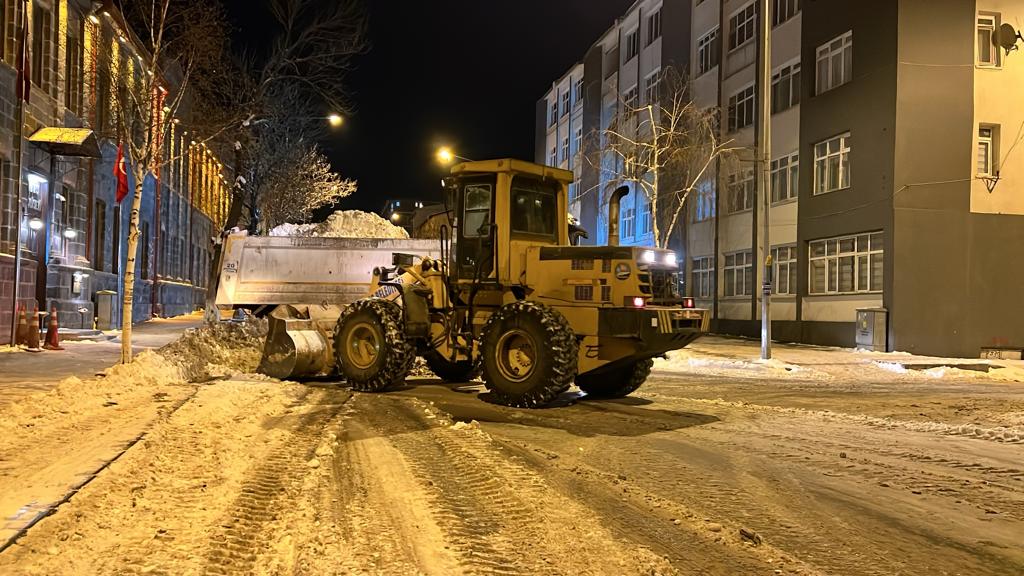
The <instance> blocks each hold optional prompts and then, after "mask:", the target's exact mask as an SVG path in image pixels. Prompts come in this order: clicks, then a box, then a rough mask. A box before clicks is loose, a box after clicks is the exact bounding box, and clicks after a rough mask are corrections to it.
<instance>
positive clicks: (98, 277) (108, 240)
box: [0, 0, 228, 344]
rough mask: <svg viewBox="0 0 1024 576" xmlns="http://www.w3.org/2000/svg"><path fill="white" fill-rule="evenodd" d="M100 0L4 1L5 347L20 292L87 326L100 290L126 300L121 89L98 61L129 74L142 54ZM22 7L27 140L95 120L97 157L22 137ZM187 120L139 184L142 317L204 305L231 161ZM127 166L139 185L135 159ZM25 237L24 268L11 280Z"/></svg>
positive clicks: (0, 114) (1, 197)
mask: <svg viewBox="0 0 1024 576" xmlns="http://www.w3.org/2000/svg"><path fill="white" fill-rule="evenodd" d="M100 4H101V3H95V2H88V1H84V0H32V1H31V2H29V3H26V2H23V1H20V0H4V1H2V2H0V32H2V38H3V41H2V62H0V344H5V343H8V342H9V341H10V328H9V327H10V325H11V321H12V313H13V303H14V291H15V290H16V289H17V293H18V297H17V300H18V303H19V304H22V305H25V306H27V307H28V309H30V310H31V309H32V307H34V306H37V305H38V306H39V308H40V309H41V310H48V309H49V308H50V307H56V308H57V309H58V311H59V312H60V315H59V317H60V323H61V325H62V326H64V327H72V328H81V327H89V326H92V324H93V318H94V315H95V312H96V298H97V296H96V294H97V292H99V291H104V290H109V291H114V292H116V293H118V294H117V296H116V297H115V298H114V301H115V303H119V302H120V291H121V281H120V278H121V277H122V276H121V275H122V274H123V272H124V266H125V261H126V258H127V254H125V253H124V247H125V245H126V237H127V233H128V220H129V210H130V198H129V199H126V200H125V201H124V202H123V203H122V204H118V203H117V201H116V199H115V194H116V179H115V177H114V175H113V172H114V170H113V167H114V163H115V159H116V156H117V141H116V139H115V138H114V135H113V121H112V118H113V114H114V110H113V109H112V107H113V106H114V104H113V102H114V100H113V98H112V97H111V90H112V89H117V87H116V86H110V85H109V84H110V82H108V81H105V80H104V79H103V78H104V77H106V75H104V74H98V73H97V68H100V69H103V68H102V67H104V66H114V67H115V68H116V69H118V70H120V72H119V74H121V76H120V77H122V78H128V77H130V75H131V74H132V73H133V72H132V68H133V66H134V65H135V62H136V61H138V59H139V56H140V55H141V53H142V52H141V51H140V49H139V48H138V47H137V46H134V45H133V42H132V40H130V38H133V35H132V34H130V33H129V32H128V31H125V30H123V29H121V28H120V24H119V22H120V21H121V19H119V18H115V17H114V16H115V15H114V14H109V15H108V14H106V13H104V10H113V9H114V8H113V7H112V6H110V5H108V4H107V3H102V7H101V6H100ZM24 6H29V7H30V12H29V13H28V15H27V20H28V26H29V31H30V33H31V40H30V41H29V43H28V44H29V54H30V56H29V61H30V63H31V65H30V70H31V73H30V76H31V78H30V80H31V90H30V101H29V102H28V103H27V104H26V105H25V106H26V113H25V122H24V125H23V132H24V136H25V138H26V139H27V138H29V137H30V136H31V135H33V134H35V133H38V131H39V130H40V129H42V128H46V127H68V128H88V129H91V130H92V131H93V133H94V136H95V137H96V138H97V139H98V148H99V152H100V155H101V157H100V158H76V157H68V156H63V155H57V154H56V153H54V155H52V156H51V150H49V149H47V148H46V147H45V146H40V145H37V144H34V143H30V142H26V143H25V145H24V146H22V145H21V143H20V142H19V139H18V138H17V137H16V132H17V129H16V128H17V122H18V118H16V112H15V111H16V109H17V108H16V106H17V100H18V95H17V86H16V85H17V83H18V82H17V80H18V72H17V61H18V58H17V54H18V45H19V40H20V38H21V37H22V36H21V22H22V15H21V11H22V9H23V7H24ZM111 63H114V64H111ZM187 126H188V118H187V115H183V116H182V117H181V118H180V119H177V120H176V123H175V125H174V127H173V128H172V130H171V132H170V134H169V137H168V138H167V139H166V141H165V142H164V143H163V145H164V153H165V157H166V158H169V159H170V158H174V161H172V162H169V163H167V164H166V165H165V166H164V167H163V168H162V169H161V171H160V173H158V174H150V175H149V176H147V178H146V181H145V182H144V187H143V190H144V192H143V199H142V207H141V215H140V224H139V225H140V238H139V255H138V258H137V260H136V285H135V298H134V306H135V309H134V311H133V315H134V318H136V319H138V320H140V321H141V320H145V319H147V318H150V317H152V316H154V315H175V314H181V313H185V312H189V311H191V310H194V309H196V308H197V307H198V306H201V305H202V303H203V301H204V298H205V284H206V278H207V277H208V274H209V267H210V264H209V261H210V257H211V254H212V250H211V240H210V239H211V237H212V236H215V235H216V232H217V230H218V229H219V228H220V227H221V226H222V224H223V221H224V218H225V214H226V211H227V198H228V194H227V192H228V191H227V187H226V184H225V170H226V168H225V167H224V166H223V165H222V164H221V163H220V162H219V160H218V159H217V157H216V155H215V154H214V153H213V151H212V150H210V149H209V148H207V147H205V146H203V145H200V144H193V143H192V141H191V140H190V137H189V135H188V133H187V129H186V127H187ZM19 149H20V150H21V158H22V160H21V162H20V164H21V174H20V175H19V174H18V165H19V161H18V151H19ZM128 172H129V187H130V189H131V190H134V188H133V186H134V182H132V181H131V172H132V171H131V169H130V166H129V170H128ZM19 178H21V180H22V186H23V188H22V202H21V205H20V206H19V205H18V202H17V184H18V179H19ZM47 221H48V222H47ZM47 231H49V234H47V233H46V232H47ZM19 234H20V236H21V256H22V258H21V273H20V282H19V283H18V286H17V287H15V282H14V277H15V274H14V262H15V258H14V254H15V250H16V245H17V244H18V242H17V240H18V235H19ZM113 312H114V313H113V315H112V316H113V318H112V320H113V326H114V327H116V326H117V325H118V323H119V322H120V311H119V310H117V309H116V307H115V310H114V311H113Z"/></svg>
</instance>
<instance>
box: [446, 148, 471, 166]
mask: <svg viewBox="0 0 1024 576" xmlns="http://www.w3.org/2000/svg"><path fill="white" fill-rule="evenodd" d="M455 160H462V161H463V162H472V160H470V159H469V158H464V157H462V156H459V155H458V154H456V153H454V152H452V149H451V148H449V147H447V146H442V147H440V148H438V149H437V161H438V162H440V163H441V164H451V163H452V162H453V161H455Z"/></svg>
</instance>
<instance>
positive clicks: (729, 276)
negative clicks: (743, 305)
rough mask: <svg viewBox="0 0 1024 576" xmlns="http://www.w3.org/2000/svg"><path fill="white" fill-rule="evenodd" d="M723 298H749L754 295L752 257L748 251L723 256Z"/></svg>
mask: <svg viewBox="0 0 1024 576" xmlns="http://www.w3.org/2000/svg"><path fill="white" fill-rule="evenodd" d="M722 273H723V274H724V275H725V278H724V284H725V286H724V288H723V289H724V290H725V293H724V295H725V296H727V297H728V296H750V295H751V294H753V293H754V257H753V254H752V253H751V252H750V250H747V251H746V252H736V253H735V254H726V255H725V266H724V267H723V268H722Z"/></svg>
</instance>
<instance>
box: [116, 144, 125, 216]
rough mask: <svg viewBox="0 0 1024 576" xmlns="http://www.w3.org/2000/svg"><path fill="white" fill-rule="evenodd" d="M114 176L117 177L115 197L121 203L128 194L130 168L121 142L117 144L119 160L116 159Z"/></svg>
mask: <svg viewBox="0 0 1024 576" xmlns="http://www.w3.org/2000/svg"><path fill="white" fill-rule="evenodd" d="M114 176H115V177H117V196H116V197H115V199H116V200H117V203H118V204H120V203H121V201H122V200H124V197H125V196H127V195H128V169H127V168H126V167H125V163H124V152H123V150H122V148H121V143H120V142H119V143H118V144H117V160H115V161H114Z"/></svg>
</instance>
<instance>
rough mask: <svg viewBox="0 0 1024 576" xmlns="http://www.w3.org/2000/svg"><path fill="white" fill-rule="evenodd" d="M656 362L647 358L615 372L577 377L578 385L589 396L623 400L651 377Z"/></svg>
mask: <svg viewBox="0 0 1024 576" xmlns="http://www.w3.org/2000/svg"><path fill="white" fill-rule="evenodd" d="M653 366H654V360H651V359H650V358H647V359H646V360H639V361H637V362H635V363H633V364H627V365H626V366H622V367H620V368H616V369H614V370H606V371H603V372H599V373H597V374H584V375H582V376H577V377H576V385H577V386H579V387H580V390H583V391H584V392H586V393H587V395H588V396H594V397H597V398H623V397H626V396H629V395H630V394H632V393H633V392H635V391H636V389H637V388H639V387H640V385H641V384H643V383H644V381H645V380H647V377H648V376H650V375H651V367H653Z"/></svg>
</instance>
